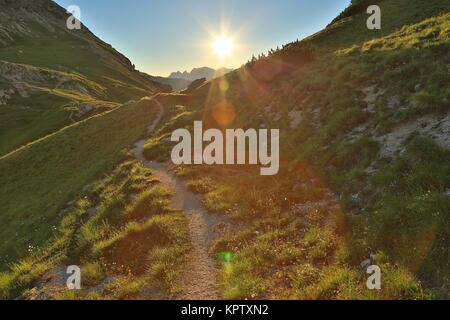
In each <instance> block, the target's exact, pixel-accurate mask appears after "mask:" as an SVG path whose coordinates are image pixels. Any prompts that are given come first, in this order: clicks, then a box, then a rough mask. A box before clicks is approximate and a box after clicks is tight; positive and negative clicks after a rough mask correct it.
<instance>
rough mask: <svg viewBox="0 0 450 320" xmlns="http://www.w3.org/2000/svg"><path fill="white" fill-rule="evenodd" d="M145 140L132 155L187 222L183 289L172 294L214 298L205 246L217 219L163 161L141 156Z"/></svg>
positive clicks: (213, 269)
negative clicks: (169, 194)
mask: <svg viewBox="0 0 450 320" xmlns="http://www.w3.org/2000/svg"><path fill="white" fill-rule="evenodd" d="M159 108H160V112H159V115H158V117H157V119H155V121H154V122H153V123H152V125H151V126H150V127H149V134H150V133H152V132H153V131H154V130H155V128H156V126H157V125H158V124H159V122H160V121H161V119H162V117H163V116H164V108H163V106H162V105H159ZM145 143H146V140H142V141H139V142H138V143H137V144H136V148H135V156H136V159H138V160H139V161H140V162H141V163H142V164H143V165H145V166H146V167H147V168H150V169H151V170H152V171H153V174H154V175H155V177H156V178H157V179H158V180H160V181H161V184H162V185H163V186H165V187H166V188H168V189H169V190H171V191H172V192H173V193H174V196H173V197H172V206H173V208H174V209H177V210H181V211H183V212H184V214H185V215H186V218H187V220H188V224H189V226H188V227H189V233H190V236H191V244H192V251H191V253H190V255H189V257H188V261H187V265H186V271H185V273H184V274H183V275H182V276H181V283H182V287H183V292H182V293H181V294H180V295H179V296H177V297H176V298H178V299H181V300H214V299H218V286H217V280H216V273H217V270H216V267H215V263H214V259H213V258H212V257H211V256H210V255H209V248H210V247H211V244H212V241H213V239H214V232H213V229H214V226H215V225H216V224H217V223H218V221H219V219H218V217H217V216H215V215H212V214H209V213H208V212H207V211H206V209H205V208H204V207H203V204H202V202H201V198H200V197H199V196H197V195H195V194H194V193H192V192H190V191H189V190H188V189H187V188H186V186H185V183H184V181H182V180H181V179H180V178H178V177H177V176H175V175H174V174H173V173H172V172H170V171H169V170H168V168H167V164H164V163H159V162H152V161H147V160H146V159H145V157H144V155H143V148H144V145H145Z"/></svg>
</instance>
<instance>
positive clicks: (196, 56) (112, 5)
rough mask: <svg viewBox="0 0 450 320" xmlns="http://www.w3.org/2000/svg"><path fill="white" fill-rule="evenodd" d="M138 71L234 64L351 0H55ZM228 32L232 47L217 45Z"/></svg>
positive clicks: (322, 20)
mask: <svg viewBox="0 0 450 320" xmlns="http://www.w3.org/2000/svg"><path fill="white" fill-rule="evenodd" d="M55 2H57V3H58V4H59V5H61V6H62V7H64V8H67V7H69V6H70V5H77V6H79V7H80V10H81V21H82V22H83V23H84V24H85V25H86V26H87V27H88V28H89V29H90V30H91V31H92V32H93V33H94V34H96V35H97V36H98V37H100V38H101V39H102V40H103V41H105V42H107V43H110V44H111V45H112V46H113V47H114V48H116V49H117V50H118V51H120V52H121V53H123V54H125V55H126V56H127V57H128V58H129V59H130V60H131V61H132V62H133V63H134V64H135V65H136V68H137V69H139V70H141V71H144V72H147V73H148V74H151V75H159V76H168V75H169V74H170V73H171V72H173V71H185V70H187V71H190V70H191V69H192V68H194V67H203V66H208V67H212V68H216V69H217V68H220V67H227V68H237V67H239V66H241V65H242V64H244V63H245V62H246V61H248V60H249V59H250V58H251V57H252V55H253V54H255V55H257V54H259V53H262V52H267V51H268V50H269V49H271V48H276V47H277V46H280V47H281V46H282V45H283V44H286V43H289V42H292V41H294V40H296V39H302V38H304V37H306V36H309V35H311V34H313V33H315V32H317V31H319V30H321V29H322V28H324V27H325V26H326V25H327V24H328V23H330V22H331V20H333V18H335V17H336V16H337V15H338V14H339V13H340V12H341V11H342V10H344V9H345V7H347V5H348V4H349V3H350V0H127V1H124V0H55ZM221 36H226V37H227V38H228V39H229V40H230V41H231V42H232V44H233V50H232V52H231V53H230V54H229V55H227V56H226V57H223V56H221V55H218V54H217V53H216V52H215V50H214V47H213V44H214V43H215V41H216V39H217V38H220V37H221Z"/></svg>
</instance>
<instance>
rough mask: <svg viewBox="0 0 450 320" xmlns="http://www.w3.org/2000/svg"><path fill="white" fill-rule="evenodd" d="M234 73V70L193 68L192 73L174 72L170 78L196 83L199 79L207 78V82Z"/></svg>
mask: <svg viewBox="0 0 450 320" xmlns="http://www.w3.org/2000/svg"><path fill="white" fill-rule="evenodd" d="M231 71H233V70H232V69H227V68H220V69H217V70H216V69H213V68H209V67H200V68H193V69H192V70H191V71H190V72H188V71H183V72H181V71H177V72H172V73H171V74H170V76H169V78H171V79H185V80H189V81H195V80H198V79H202V78H205V79H206V80H211V79H213V78H216V77H220V76H223V75H225V74H227V73H229V72H231Z"/></svg>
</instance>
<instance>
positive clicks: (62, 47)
mask: <svg viewBox="0 0 450 320" xmlns="http://www.w3.org/2000/svg"><path fill="white" fill-rule="evenodd" d="M0 5H1V7H2V13H1V14H0V25H1V27H0V30H1V31H2V32H0V123H2V124H4V125H2V126H1V127H0V155H5V154H6V153H8V152H11V151H13V150H14V149H16V148H17V147H19V146H22V145H24V144H26V143H28V142H31V141H34V140H35V139H38V138H40V137H42V136H45V135H47V134H50V133H52V132H55V131H56V130H58V129H61V128H63V127H64V126H66V125H68V124H71V123H73V122H76V121H79V120H82V119H85V118H87V117H90V116H93V115H95V114H99V113H102V112H105V111H107V110H110V109H111V108H114V107H116V106H117V104H119V103H125V102H127V101H129V100H132V99H135V100H138V99H140V98H142V97H144V96H147V95H152V94H153V93H156V92H159V91H164V90H167V88H166V87H164V86H163V85H160V84H158V83H156V82H154V81H151V80H149V79H148V78H146V77H144V76H142V75H141V74H140V73H139V72H138V71H136V70H135V68H134V66H133V65H132V63H131V62H130V61H129V60H128V59H127V58H126V57H124V56H123V55H122V54H120V53H119V52H117V51H116V50H115V49H114V48H112V47H111V46H110V45H108V44H106V43H104V42H103V41H101V40H100V39H98V38H97V37H95V35H93V34H92V33H91V32H90V31H89V30H88V29H87V28H86V27H85V26H82V29H81V30H68V29H67V27H66V20H67V18H68V15H67V14H66V12H65V9H63V8H61V7H59V6H58V5H57V4H55V3H54V2H53V1H51V0H38V1H22V0H20V1H6V0H2V1H0Z"/></svg>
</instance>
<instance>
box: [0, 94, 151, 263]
mask: <svg viewBox="0 0 450 320" xmlns="http://www.w3.org/2000/svg"><path fill="white" fill-rule="evenodd" d="M154 113H155V107H153V106H152V103H151V102H149V101H146V100H143V101H141V102H139V103H136V104H130V105H124V106H122V107H120V108H118V109H115V110H113V111H111V112H108V113H106V114H103V115H100V116H96V117H93V118H90V119H88V120H85V121H82V122H80V123H76V124H74V125H72V126H70V127H67V128H65V129H63V130H61V131H59V132H57V133H55V134H53V135H50V136H47V137H46V138H44V139H42V140H39V141H37V142H35V143H33V144H30V145H27V146H26V147H24V148H22V149H20V150H18V151H17V152H15V153H13V154H10V155H9V156H7V157H6V158H3V159H1V160H0V173H1V174H0V181H1V184H2V185H3V187H2V189H1V191H0V199H1V203H2V205H3V214H2V216H1V218H0V220H1V224H2V226H3V227H2V229H1V230H0V238H1V239H4V240H3V241H2V245H0V256H1V257H2V261H1V262H0V264H1V266H2V268H3V270H4V268H5V267H6V266H7V264H8V263H11V262H13V261H15V260H16V259H17V258H18V257H21V256H23V255H24V253H25V252H26V249H27V248H28V247H30V246H32V247H39V246H41V245H42V244H43V243H45V242H46V241H47V240H48V239H49V238H50V237H51V235H52V233H53V226H56V225H57V223H58V222H59V221H60V219H61V218H60V216H59V213H60V211H61V210H62V209H64V206H65V205H66V204H67V202H69V201H70V200H72V199H73V198H74V197H75V196H76V195H77V194H79V193H80V192H81V191H82V189H83V188H84V187H85V186H86V185H87V184H89V183H91V182H92V181H93V180H94V179H95V178H96V177H98V175H100V174H102V173H104V172H107V171H108V170H112V168H114V166H115V165H117V163H118V162H119V161H120V160H121V159H123V157H124V156H125V153H124V151H126V150H127V149H128V148H130V146H131V145H132V144H133V143H134V142H136V141H137V140H139V138H141V137H142V136H143V135H144V134H145V132H146V127H147V126H148V125H149V124H150V123H151V120H152V118H153V116H154Z"/></svg>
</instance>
